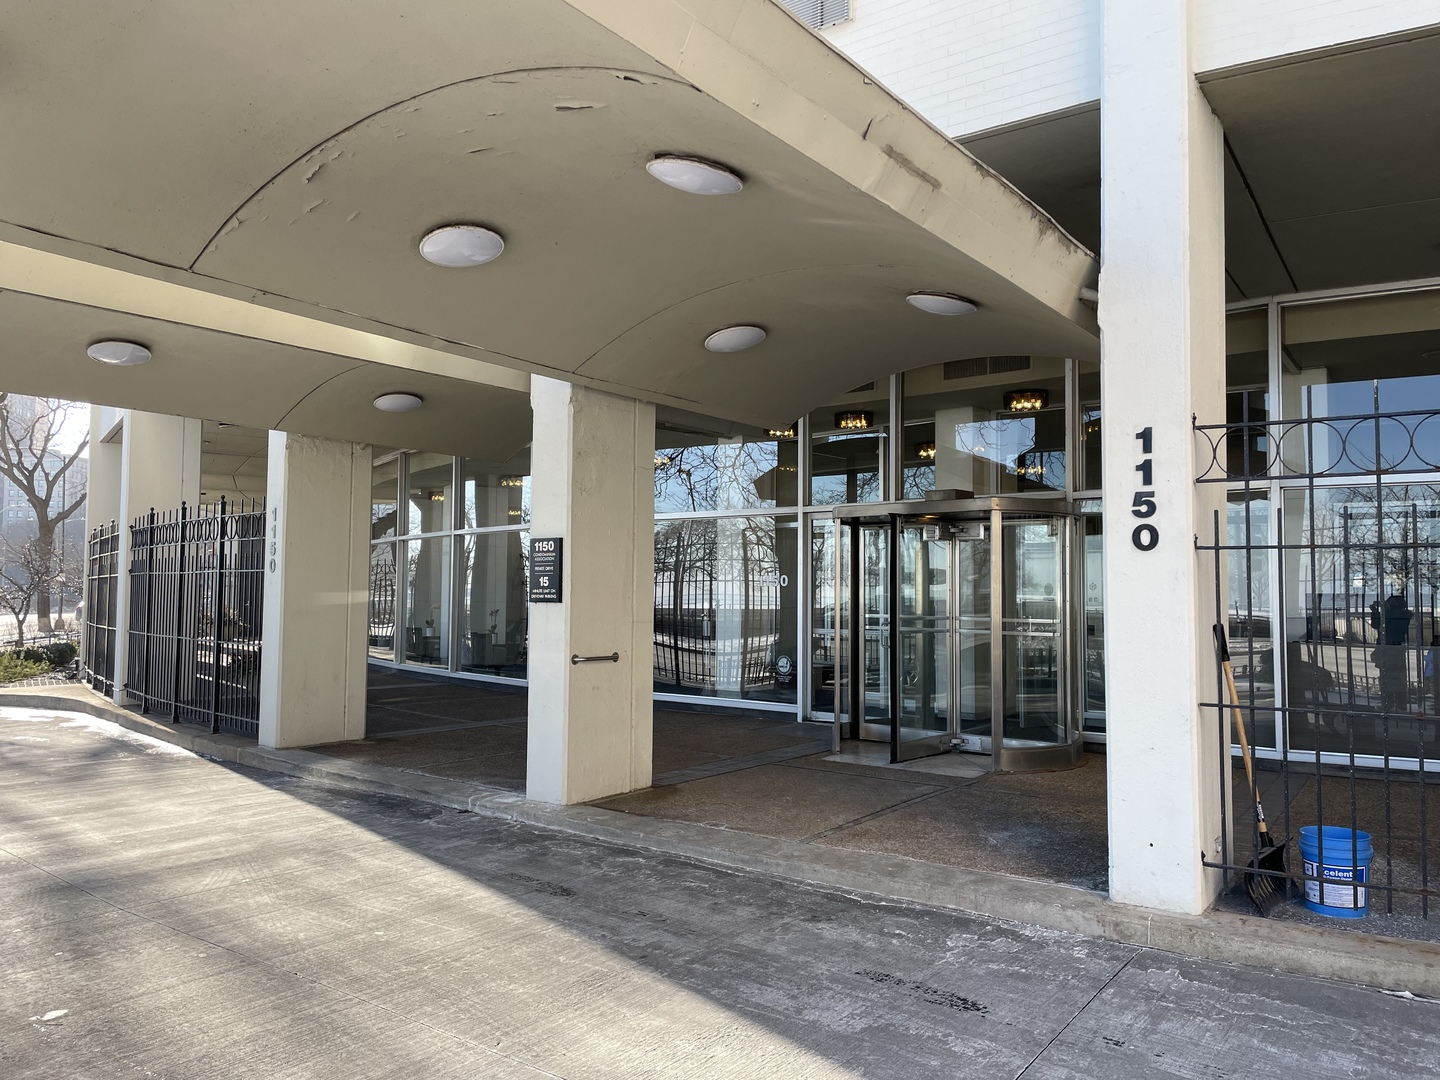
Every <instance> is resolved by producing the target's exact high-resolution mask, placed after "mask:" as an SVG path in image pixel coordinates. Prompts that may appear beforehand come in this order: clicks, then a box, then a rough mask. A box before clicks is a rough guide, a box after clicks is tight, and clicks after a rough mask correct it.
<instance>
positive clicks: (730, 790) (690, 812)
mask: <svg viewBox="0 0 1440 1080" xmlns="http://www.w3.org/2000/svg"><path fill="white" fill-rule="evenodd" d="M937 790H939V789H938V788H936V787H934V786H932V785H926V784H915V783H905V782H902V781H898V780H880V779H875V778H872V777H846V776H838V775H836V774H834V773H828V772H821V771H819V770H814V769H811V770H798V769H789V768H787V767H786V766H784V765H761V766H759V767H757V768H754V769H746V770H744V771H743V772H733V773H726V774H725V775H723V776H713V777H707V778H705V779H703V780H692V781H690V782H689V783H686V784H679V785H675V786H671V787H658V788H649V789H647V790H645V791H636V792H632V793H631V794H629V795H621V796H618V797H617V798H613V799H604V800H601V801H600V802H599V803H597V804H596V805H597V806H603V807H605V808H606V809H610V810H620V811H622V812H624V813H627V814H646V815H649V816H651V817H663V818H669V819H671V820H674V821H698V822H702V823H704V824H707V825H715V826H717V827H719V828H726V829H739V830H741V831H743V832H754V833H759V834H761V835H762V836H784V837H789V838H791V839H801V838H804V837H806V836H810V835H812V834H814V833H819V832H823V831H826V830H828V829H833V828H836V827H838V826H840V825H843V824H845V823H846V822H848V821H852V820H854V819H855V818H859V817H864V816H866V815H869V814H873V813H875V812H877V811H879V810H884V809H886V808H888V807H892V806H896V805H898V804H900V803H903V802H907V801H908V800H910V799H913V798H915V797H917V796H920V795H926V794H930V793H932V792H934V791H937Z"/></svg>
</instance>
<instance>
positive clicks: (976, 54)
mask: <svg viewBox="0 0 1440 1080" xmlns="http://www.w3.org/2000/svg"><path fill="white" fill-rule="evenodd" d="M850 11H851V14H852V19H851V21H850V22H847V23H842V24H840V25H839V26H834V27H831V28H830V29H828V30H826V31H825V32H824V34H825V37H827V38H828V39H829V40H830V41H832V42H833V43H834V44H835V45H837V46H838V47H839V48H841V49H843V50H844V51H845V52H847V53H849V54H850V55H851V56H853V57H854V58H855V60H856V61H857V62H858V63H859V64H860V65H861V66H863V67H864V68H866V70H868V71H870V72H871V73H872V74H873V75H875V76H876V78H878V79H879V80H880V81H881V82H883V83H884V84H885V85H886V86H887V87H889V88H890V89H891V90H893V91H894V92H895V93H897V94H899V95H900V96H901V97H902V98H904V99H905V101H907V102H908V103H909V104H910V105H912V106H913V107H914V108H915V109H917V110H918V111H919V112H920V113H921V114H922V115H923V116H925V117H926V118H927V119H928V120H929V121H930V122H931V123H933V124H935V125H936V126H937V127H939V128H940V129H941V130H942V131H944V132H945V133H946V134H947V135H951V136H957V135H967V134H970V133H972V132H976V131H981V130H984V129H985V128H992V127H997V126H999V125H1001V124H1008V123H1010V122H1012V121H1015V120H1021V119H1024V118H1025V117H1028V116H1037V115H1039V114H1041V113H1048V112H1054V111H1056V110H1057V109H1064V108H1068V107H1070V106H1071V105H1078V104H1080V103H1082V102H1086V101H1094V100H1095V99H1096V98H1098V97H1099V96H1100V0H851V4H850Z"/></svg>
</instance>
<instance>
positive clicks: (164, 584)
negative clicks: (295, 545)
mask: <svg viewBox="0 0 1440 1080" xmlns="http://www.w3.org/2000/svg"><path fill="white" fill-rule="evenodd" d="M129 573H130V581H129V584H130V597H129V608H130V630H129V639H128V640H129V648H128V651H127V657H126V672H125V690H126V692H127V693H128V694H129V695H130V696H131V697H132V698H134V699H135V700H136V701H137V702H138V703H139V705H140V709H141V711H142V712H146V713H150V712H154V713H159V714H161V715H164V716H169V717H170V718H171V719H172V720H174V721H176V722H185V723H197V724H204V725H207V726H208V727H209V728H210V730H211V731H216V732H218V731H230V732H234V733H236V734H239V735H245V736H249V737H251V738H254V737H255V736H256V735H257V734H258V731H259V717H260V638H261V618H262V614H263V606H262V605H263V597H264V579H265V510H264V505H263V503H252V502H245V501H241V502H239V503H236V504H227V503H226V501H225V500H224V499H222V500H220V502H219V503H217V504H215V505H212V506H201V507H188V506H185V505H183V504H182V505H181V507H180V509H179V510H173V511H168V512H165V513H156V512H155V511H154V510H151V511H150V513H149V514H147V515H146V516H144V517H140V518H136V519H135V522H134V523H133V524H132V525H131V526H130V569H129Z"/></svg>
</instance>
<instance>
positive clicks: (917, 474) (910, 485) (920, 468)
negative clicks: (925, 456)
mask: <svg viewBox="0 0 1440 1080" xmlns="http://www.w3.org/2000/svg"><path fill="white" fill-rule="evenodd" d="M934 487H935V466H934V465H907V466H905V492H904V494H903V496H902V498H906V499H923V498H924V497H925V493H926V492H927V491H931V490H933V489H934Z"/></svg>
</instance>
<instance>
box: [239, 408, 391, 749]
mask: <svg viewBox="0 0 1440 1080" xmlns="http://www.w3.org/2000/svg"><path fill="white" fill-rule="evenodd" d="M370 458H371V452H370V447H368V446H364V445H359V444H356V443H347V442H336V441H334V440H332V439H316V438H311V437H309V436H306V435H290V434H286V433H285V432H281V431H272V432H270V459H269V464H268V472H267V477H266V492H267V494H266V507H265V517H266V522H265V525H266V530H267V537H266V544H267V546H266V551H265V560H266V561H265V615H264V620H263V625H264V632H263V638H262V642H261V652H260V745H261V746H269V747H283V746H315V745H318V744H321V743H330V742H342V741H344V740H347V739H363V738H364V737H365V640H366V639H365V635H366V627H367V619H368V614H367V609H368V604H369V580H370V579H369V565H370V562H369V558H370V543H369V538H370Z"/></svg>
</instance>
